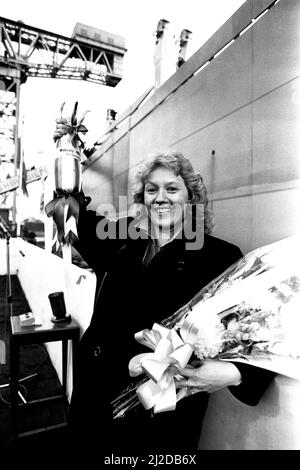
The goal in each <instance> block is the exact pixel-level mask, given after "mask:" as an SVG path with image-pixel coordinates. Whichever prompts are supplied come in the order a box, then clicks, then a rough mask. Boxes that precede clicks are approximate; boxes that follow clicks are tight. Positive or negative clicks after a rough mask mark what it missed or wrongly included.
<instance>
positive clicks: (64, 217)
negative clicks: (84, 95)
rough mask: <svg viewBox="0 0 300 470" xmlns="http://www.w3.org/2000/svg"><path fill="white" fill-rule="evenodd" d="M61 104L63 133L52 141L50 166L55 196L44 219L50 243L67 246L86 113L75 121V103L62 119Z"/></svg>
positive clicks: (73, 234)
mask: <svg viewBox="0 0 300 470" xmlns="http://www.w3.org/2000/svg"><path fill="white" fill-rule="evenodd" d="M64 106H65V103H63V104H62V105H61V108H60V119H59V122H60V124H61V125H63V126H64V128H65V131H66V134H65V135H63V136H62V137H60V138H54V141H55V142H56V157H55V163H54V175H55V193H54V198H53V200H52V201H50V202H49V203H48V204H47V205H46V207H45V211H46V214H47V216H48V217H53V220H54V222H55V223H56V227H57V231H56V233H55V236H54V240H53V244H55V247H56V249H58V248H59V246H61V245H62V246H63V247H64V246H68V247H69V246H70V245H72V244H73V243H74V241H75V240H76V239H77V220H78V214H79V203H78V201H77V200H76V199H75V198H74V197H73V195H74V194H76V193H78V192H79V191H80V190H81V150H82V148H83V146H84V144H83V142H82V140H81V138H80V135H79V134H80V133H82V134H85V133H86V132H87V128H86V127H85V126H84V125H83V120H84V118H85V115H86V113H87V111H86V112H85V113H84V114H83V115H82V116H81V118H80V119H77V117H76V114H77V108H78V102H76V103H75V105H74V108H73V111H72V115H71V117H70V118H64V117H63V109H64Z"/></svg>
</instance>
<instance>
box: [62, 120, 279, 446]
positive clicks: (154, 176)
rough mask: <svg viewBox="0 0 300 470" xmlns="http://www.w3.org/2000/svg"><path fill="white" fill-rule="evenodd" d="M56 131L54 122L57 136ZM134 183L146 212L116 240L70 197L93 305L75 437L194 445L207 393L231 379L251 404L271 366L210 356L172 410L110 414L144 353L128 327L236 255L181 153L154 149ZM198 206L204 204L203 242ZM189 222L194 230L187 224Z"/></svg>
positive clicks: (165, 307) (80, 370)
mask: <svg viewBox="0 0 300 470" xmlns="http://www.w3.org/2000/svg"><path fill="white" fill-rule="evenodd" d="M63 133H64V129H63V127H60V125H58V126H57V130H56V134H55V135H56V137H60V136H61V135H62V134H63ZM134 191H135V192H134V202H135V203H138V204H139V205H142V206H140V207H143V208H144V213H145V214H146V218H143V217H142V215H143V214H141V215H140V217H139V218H138V220H137V224H134V230H135V236H134V237H132V236H131V235H132V224H133V223H134V221H133V220H132V219H130V218H128V219H127V220H126V226H127V228H128V236H127V238H125V237H122V239H118V238H116V237H110V238H109V237H108V238H107V237H106V238H105V237H104V236H103V234H104V233H112V234H115V233H117V234H118V233H119V228H120V223H123V222H124V221H122V222H120V221H117V222H108V221H107V220H105V219H104V217H103V216H99V215H97V214H96V213H95V212H93V211H89V210H87V208H86V206H87V205H88V203H89V198H85V197H84V196H83V194H80V195H78V196H77V197H78V200H79V201H80V205H81V210H80V215H79V222H78V236H79V242H78V243H77V244H76V248H77V250H78V251H79V252H80V253H81V255H82V256H83V258H84V259H85V260H86V261H87V263H88V264H89V265H90V267H91V268H93V269H94V271H95V273H96V275H97V281H98V283H97V293H96V300H95V307H94V314H93V317H92V320H91V324H90V326H89V328H88V329H87V331H86V332H85V334H84V335H83V337H82V340H81V343H80V348H79V354H78V364H77V370H76V374H75V377H74V390H73V395H72V400H71V413H70V428H71V430H72V436H73V438H75V439H78V440H79V441H81V440H82V439H84V440H85V441H86V445H89V447H90V449H93V448H95V446H96V448H97V446H98V447H99V446H102V449H103V450H106V449H109V448H112V449H113V448H114V449H119V448H123V449H129V448H132V449H151V448H152V449H173V450H175V449H176V450H177V449H180V448H181V449H182V448H187V449H196V448H197V444H198V441H199V437H200V431H201V423H202V420H203V417H204V413H205V409H206V407H207V402H208V397H209V393H212V392H214V391H216V390H220V389H222V388H224V387H231V388H230V389H231V390H232V391H233V393H235V394H236V395H237V396H240V397H241V399H243V400H245V401H246V402H247V403H249V404H255V403H257V402H258V400H259V397H260V396H261V394H262V393H263V391H264V389H265V387H266V386H267V384H268V382H269V381H270V379H271V377H272V375H271V374H269V373H265V372H264V371H260V370H254V369H255V368H251V367H245V366H242V367H240V365H238V366H236V365H234V364H232V363H229V362H221V361H217V360H210V361H204V362H203V363H202V364H200V365H199V363H198V365H197V367H192V366H191V365H189V366H188V367H187V368H186V369H184V370H183V371H182V375H183V376H185V377H186V379H185V380H181V381H180V382H179V384H178V386H179V387H180V386H181V387H182V386H186V384H188V385H190V386H192V387H193V389H192V391H193V393H192V394H191V396H189V397H187V398H185V399H184V400H181V401H180V402H179V403H178V405H177V408H176V410H175V412H174V411H172V412H164V413H160V414H155V415H153V413H152V412H149V411H145V410H144V409H143V407H142V406H140V407H136V408H135V410H132V411H130V412H129V413H128V415H126V416H125V417H124V418H122V419H115V420H113V419H112V407H111V401H112V400H113V399H114V398H116V397H117V396H118V395H119V393H120V392H121V391H122V390H123V389H124V387H126V386H127V385H128V383H129V374H128V363H129V360H130V359H131V358H132V357H133V356H134V355H136V354H139V353H141V352H142V348H141V346H140V345H139V344H137V343H136V342H135V340H134V333H136V332H137V331H139V330H141V329H144V328H151V326H152V324H153V323H154V322H160V321H161V320H163V319H164V318H166V317H167V316H169V315H171V314H172V313H174V312H175V311H176V310H177V309H178V308H180V307H181V306H182V305H184V304H185V303H186V302H187V301H188V300H190V299H191V298H192V297H193V296H194V295H195V294H196V293H197V292H198V291H199V290H200V289H201V288H202V287H204V286H205V285H206V284H207V283H208V282H209V281H211V280H212V279H214V278H215V277H217V276H218V275H219V274H221V273H222V272H223V271H224V270H225V269H226V268H227V267H228V266H230V265H231V264H233V263H234V262H236V261H237V260H238V259H239V258H240V257H241V256H242V253H241V251H240V250H239V248H237V247H236V246H234V245H232V244H230V243H228V242H226V241H223V240H220V239H218V238H215V237H212V236H211V235H210V232H211V229H212V215H211V212H210V211H209V209H208V200H207V194H206V188H205V186H204V184H203V180H202V178H201V176H200V175H199V174H196V173H195V172H194V170H193V167H192V165H191V163H190V162H189V160H187V159H186V158H184V157H183V156H182V155H181V154H180V153H177V152H167V153H164V154H158V155H156V156H155V157H154V158H152V159H151V161H150V162H149V163H148V164H147V165H145V166H144V167H143V169H142V170H140V172H139V173H138V175H137V179H136V184H135V190H134ZM197 205H201V206H200V207H202V208H203V209H204V235H203V234H202V232H201V233H200V234H202V235H203V236H202V237H200V239H201V243H200V245H199V220H198V222H197V217H196V215H197V214H196V211H195V208H197ZM191 207H192V209H193V210H192V211H191V210H189V209H190V208H191ZM142 212H143V211H142ZM195 219H196V227H195ZM198 219H199V218H198ZM145 222H146V223H145ZM191 225H194V227H193V231H192V232H191V230H187V229H188V228H189V227H190V226H191ZM200 226H201V220H200ZM104 227H105V230H103V228H104ZM112 228H113V230H110V229H112ZM197 230H198V232H197ZM187 233H188V234H190V233H193V234H194V235H193V237H191V236H189V237H187V235H186V234H187ZM104 238H105V239H104ZM193 244H194V245H196V247H195V246H193ZM196 392H199V393H196ZM100 435H102V436H103V437H101V438H100Z"/></svg>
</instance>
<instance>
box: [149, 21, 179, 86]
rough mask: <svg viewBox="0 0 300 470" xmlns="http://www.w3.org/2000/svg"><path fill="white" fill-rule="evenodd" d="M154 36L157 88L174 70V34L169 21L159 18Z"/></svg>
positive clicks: (175, 58)
mask: <svg viewBox="0 0 300 470" xmlns="http://www.w3.org/2000/svg"><path fill="white" fill-rule="evenodd" d="M155 36H156V42H155V50H154V65H155V88H158V87H159V86H160V85H162V83H163V82H165V81H166V80H167V79H168V78H169V77H170V76H171V75H173V74H174V73H175V72H176V61H177V51H176V43H175V35H174V32H173V29H172V27H171V25H170V23H169V21H167V20H164V19H161V20H159V22H158V25H157V29H156V32H155Z"/></svg>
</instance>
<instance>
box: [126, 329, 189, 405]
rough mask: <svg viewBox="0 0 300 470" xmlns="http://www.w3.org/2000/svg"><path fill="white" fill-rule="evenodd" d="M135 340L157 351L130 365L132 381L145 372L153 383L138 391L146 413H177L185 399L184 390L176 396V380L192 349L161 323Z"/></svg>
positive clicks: (139, 333)
mask: <svg viewBox="0 0 300 470" xmlns="http://www.w3.org/2000/svg"><path fill="white" fill-rule="evenodd" d="M135 339H136V341H138V342H139V343H140V344H143V345H144V346H147V347H149V348H150V349H152V350H153V351H154V352H153V353H143V354H138V355H137V356H134V357H133V358H132V359H131V360H130V362H129V374H130V376H131V377H136V376H138V375H140V374H142V373H143V372H144V373H146V375H147V376H148V377H149V379H150V380H148V381H147V382H145V383H143V384H142V385H141V386H140V387H139V388H138V389H137V391H136V393H137V396H138V398H139V400H140V402H141V403H142V404H143V406H144V408H146V409H147V410H148V409H150V408H153V411H154V413H161V412H163V411H171V410H174V409H175V408H176V403H177V401H179V400H180V399H181V398H183V397H184V396H185V395H186V390H185V389H181V390H180V391H179V392H178V393H176V384H175V379H176V376H178V375H179V374H180V370H181V369H183V368H184V367H186V365H187V364H188V362H189V360H190V358H191V355H192V353H193V349H194V348H193V346H192V345H190V344H188V343H184V342H183V341H182V339H181V338H180V336H179V335H178V333H177V332H176V331H175V329H171V330H170V329H169V328H165V327H164V326H161V325H159V324H158V323H154V325H153V327H152V330H142V331H139V332H138V333H136V334H135Z"/></svg>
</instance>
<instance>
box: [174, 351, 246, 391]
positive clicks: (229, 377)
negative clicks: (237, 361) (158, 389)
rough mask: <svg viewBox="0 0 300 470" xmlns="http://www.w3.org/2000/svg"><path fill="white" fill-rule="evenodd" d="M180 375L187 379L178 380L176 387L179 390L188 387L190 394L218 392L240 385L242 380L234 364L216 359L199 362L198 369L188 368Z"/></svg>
mask: <svg viewBox="0 0 300 470" xmlns="http://www.w3.org/2000/svg"><path fill="white" fill-rule="evenodd" d="M194 365H195V363H194ZM180 374H181V375H183V376H184V377H186V378H185V379H180V380H178V381H177V382H176V385H177V386H178V387H179V388H183V387H186V386H188V387H189V392H190V394H194V393H197V392H208V393H212V392H216V391H218V390H221V389H222V388H225V387H229V386H231V385H239V384H240V383H241V379H242V377H241V374H240V372H239V370H238V368H237V367H236V366H235V365H234V364H232V363H231V362H226V361H218V360H216V359H205V360H204V361H197V367H194V366H187V367H186V368H185V369H182V370H181V371H180Z"/></svg>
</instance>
